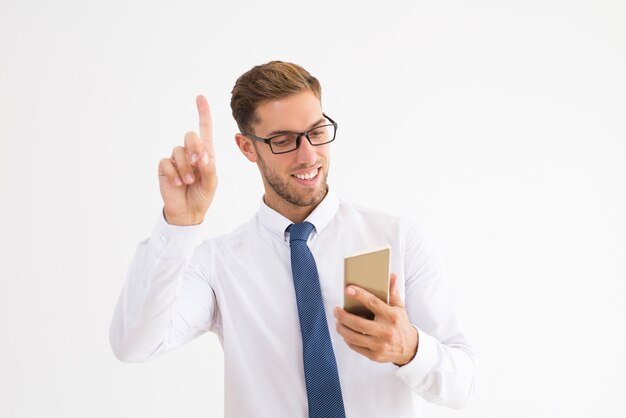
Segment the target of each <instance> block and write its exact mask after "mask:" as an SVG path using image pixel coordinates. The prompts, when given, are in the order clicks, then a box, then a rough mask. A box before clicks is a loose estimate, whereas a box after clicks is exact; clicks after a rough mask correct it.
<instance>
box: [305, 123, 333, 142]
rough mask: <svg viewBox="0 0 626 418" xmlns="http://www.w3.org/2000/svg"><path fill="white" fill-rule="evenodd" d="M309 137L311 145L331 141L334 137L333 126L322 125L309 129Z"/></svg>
mask: <svg viewBox="0 0 626 418" xmlns="http://www.w3.org/2000/svg"><path fill="white" fill-rule="evenodd" d="M309 138H311V143H313V145H321V144H325V143H327V142H330V141H332V140H333V139H334V138H335V126H334V125H323V126H318V127H317V128H313V129H311V130H310V131H309Z"/></svg>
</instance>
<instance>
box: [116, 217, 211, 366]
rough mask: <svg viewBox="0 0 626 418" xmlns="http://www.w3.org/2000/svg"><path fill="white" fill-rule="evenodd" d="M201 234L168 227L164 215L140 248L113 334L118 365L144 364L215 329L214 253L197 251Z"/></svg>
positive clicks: (191, 229) (188, 228) (120, 301)
mask: <svg viewBox="0 0 626 418" xmlns="http://www.w3.org/2000/svg"><path fill="white" fill-rule="evenodd" d="M201 234H202V227H201V225H193V226H175V225H169V224H168V223H167V222H166V221H165V219H164V217H163V214H162V213H160V214H159V217H158V219H157V223H156V225H155V227H154V230H153V232H152V235H151V236H150V238H148V239H145V240H143V241H141V242H140V243H139V245H138V247H137V250H136V252H135V256H134V258H133V260H132V262H131V264H130V267H129V269H128V272H127V276H126V280H125V282H124V286H123V288H122V292H121V294H120V296H119V299H118V302H117V305H116V307H115V312H114V314H113V320H112V322H111V326H110V329H109V340H110V343H111V347H112V349H113V352H114V354H115V356H116V357H117V358H118V359H119V360H121V361H126V362H141V361H146V360H148V359H150V358H152V357H154V356H155V355H157V354H159V353H163V352H167V351H170V350H172V349H174V348H176V347H178V346H180V345H182V344H184V343H185V342H187V341H189V340H191V339H193V338H195V337H197V336H198V335H200V334H202V333H204V332H206V331H208V330H211V329H212V328H213V327H214V325H215V322H216V321H215V318H216V316H217V313H216V306H217V305H216V302H215V294H214V292H213V290H212V288H211V286H210V284H209V281H208V274H207V272H208V271H209V265H208V263H209V260H210V251H209V246H208V245H205V244H202V245H200V246H198V244H199V243H200V241H201ZM194 248H195V250H194Z"/></svg>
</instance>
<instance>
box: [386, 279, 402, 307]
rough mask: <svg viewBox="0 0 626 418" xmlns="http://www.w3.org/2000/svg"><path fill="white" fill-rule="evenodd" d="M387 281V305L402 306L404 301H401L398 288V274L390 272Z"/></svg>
mask: <svg viewBox="0 0 626 418" xmlns="http://www.w3.org/2000/svg"><path fill="white" fill-rule="evenodd" d="M389 281H390V284H389V305H391V306H400V307H404V302H402V298H401V297H400V290H399V289H398V275H397V274H396V273H391V277H390V279H389Z"/></svg>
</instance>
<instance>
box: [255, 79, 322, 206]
mask: <svg viewBox="0 0 626 418" xmlns="http://www.w3.org/2000/svg"><path fill="white" fill-rule="evenodd" d="M256 112H257V117H258V119H259V121H260V122H259V123H258V124H257V125H255V127H254V131H255V132H254V133H255V135H257V136H260V137H263V138H268V137H271V136H273V135H276V134H277V133H281V132H303V131H306V130H308V129H311V128H313V127H315V126H318V125H320V124H323V123H327V122H326V120H325V119H324V116H323V115H322V108H321V104H320V101H319V99H318V98H317V97H316V96H315V94H314V93H313V92H311V91H305V92H302V93H298V94H295V95H293V96H289V97H286V98H284V99H279V100H273V101H270V102H266V103H263V104H261V105H259V107H258V108H257V111H256ZM253 145H254V148H255V149H256V153H257V156H258V161H257V164H258V166H259V170H260V171H261V175H262V176H263V183H264V185H265V200H266V203H267V204H268V205H270V206H272V207H275V206H276V204H279V205H281V206H282V205H284V203H285V202H287V203H289V204H291V205H293V206H297V207H308V206H312V207H314V206H316V205H317V204H318V203H319V202H321V201H322V199H323V198H324V196H325V195H326V191H327V184H326V179H327V177H328V166H329V145H330V144H326V145H321V146H316V147H314V146H312V145H311V144H310V143H309V141H307V139H306V137H304V136H303V137H302V138H301V143H300V147H298V149H296V150H295V151H292V152H288V153H286V154H273V153H272V151H271V150H270V147H269V145H267V144H264V143H261V142H256V141H255V143H254V144H253Z"/></svg>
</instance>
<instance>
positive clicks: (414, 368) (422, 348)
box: [396, 329, 439, 388]
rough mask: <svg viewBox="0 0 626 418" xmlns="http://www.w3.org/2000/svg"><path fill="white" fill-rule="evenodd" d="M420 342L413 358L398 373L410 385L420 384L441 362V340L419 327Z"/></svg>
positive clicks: (412, 386) (413, 386)
mask: <svg viewBox="0 0 626 418" xmlns="http://www.w3.org/2000/svg"><path fill="white" fill-rule="evenodd" d="M417 332H418V333H419V344H418V346H417V353H416V354H415V357H413V360H411V361H410V362H408V363H407V364H405V365H404V366H401V367H399V368H398V370H397V371H396V375H397V376H398V377H399V378H400V379H402V380H403V381H404V382H405V383H406V384H407V385H409V387H411V388H415V387H417V386H419V385H420V384H421V383H422V382H423V381H424V378H425V377H426V375H427V374H428V373H429V372H430V371H431V370H432V369H433V368H434V367H435V366H436V365H437V363H439V341H437V339H436V338H434V337H431V336H430V335H428V334H426V333H425V332H423V331H422V330H420V329H418V331H417Z"/></svg>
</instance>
